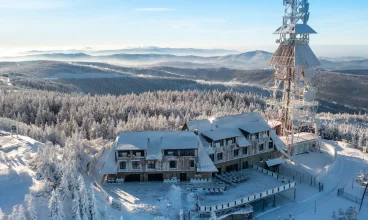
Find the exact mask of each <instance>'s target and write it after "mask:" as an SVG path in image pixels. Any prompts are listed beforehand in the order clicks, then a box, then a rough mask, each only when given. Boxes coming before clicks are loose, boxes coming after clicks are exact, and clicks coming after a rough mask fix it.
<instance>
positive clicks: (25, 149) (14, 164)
mask: <svg viewBox="0 0 368 220" xmlns="http://www.w3.org/2000/svg"><path fill="white" fill-rule="evenodd" d="M2 134H5V136H0V145H1V146H0V207H1V209H2V210H3V211H4V212H5V213H10V212H11V209H12V207H13V206H14V205H16V204H19V203H22V202H23V201H24V196H25V195H26V194H28V193H29V187H31V186H32V185H33V184H34V183H36V182H37V181H36V180H35V179H33V177H34V172H33V171H32V170H30V169H29V167H28V166H27V161H28V160H29V159H30V158H32V155H34V153H35V152H36V151H37V148H38V147H39V146H43V145H42V144H41V143H40V142H38V141H36V140H33V139H31V138H29V137H25V136H21V135H19V136H18V137H16V135H14V136H13V137H12V136H10V134H9V133H6V132H2ZM28 154H29V157H28V158H27V157H25V155H28Z"/></svg>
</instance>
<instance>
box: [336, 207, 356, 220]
mask: <svg viewBox="0 0 368 220" xmlns="http://www.w3.org/2000/svg"><path fill="white" fill-rule="evenodd" d="M357 219H358V211H357V209H356V208H355V207H349V208H348V209H347V210H346V212H344V211H343V210H342V209H341V208H339V213H338V215H337V216H336V213H335V211H333V213H332V220H357Z"/></svg>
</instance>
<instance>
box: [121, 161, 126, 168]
mask: <svg viewBox="0 0 368 220" xmlns="http://www.w3.org/2000/svg"><path fill="white" fill-rule="evenodd" d="M120 169H121V170H125V169H126V161H120Z"/></svg>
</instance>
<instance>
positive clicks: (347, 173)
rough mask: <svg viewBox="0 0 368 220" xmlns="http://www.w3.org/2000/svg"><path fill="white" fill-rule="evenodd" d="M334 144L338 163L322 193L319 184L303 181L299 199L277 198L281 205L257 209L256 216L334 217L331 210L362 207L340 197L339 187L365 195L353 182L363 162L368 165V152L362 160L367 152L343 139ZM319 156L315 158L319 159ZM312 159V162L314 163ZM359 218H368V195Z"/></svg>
mask: <svg viewBox="0 0 368 220" xmlns="http://www.w3.org/2000/svg"><path fill="white" fill-rule="evenodd" d="M330 143H331V142H330ZM331 144H332V143H331ZM333 146H334V147H335V148H336V151H337V157H336V161H335V163H336V164H335V169H334V170H333V172H331V173H329V174H328V175H327V176H326V177H325V179H324V180H323V183H324V191H322V192H320V193H319V192H318V189H317V188H316V187H312V186H311V185H309V184H307V183H300V184H298V185H297V196H296V201H290V200H284V199H282V198H277V206H278V207H277V208H275V209H270V210H267V211H265V212H263V213H257V218H258V219H260V220H262V219H265V220H268V219H275V217H276V218H277V217H278V216H280V219H285V218H286V217H287V216H288V214H289V213H291V214H293V215H294V216H295V218H296V219H298V220H310V219H331V216H332V212H333V211H336V212H338V209H339V208H342V209H343V210H346V209H347V208H349V207H350V206H355V207H357V208H359V205H358V204H356V203H354V202H352V201H350V200H347V199H345V198H342V197H338V196H337V189H339V188H344V189H345V192H348V193H351V194H353V195H356V196H360V197H361V196H362V194H363V187H361V186H359V185H358V184H355V183H354V184H353V187H354V188H353V189H352V187H351V183H352V181H353V178H355V179H356V178H357V174H358V173H359V172H360V170H362V169H364V165H368V161H367V159H368V156H367V155H365V160H363V158H364V154H363V153H362V152H361V151H359V150H358V149H355V148H352V147H351V146H350V145H349V144H346V143H343V142H338V143H337V144H335V145H333ZM310 158H312V157H310ZM317 160H318V159H316V160H313V161H314V162H316V161H317ZM313 161H312V162H310V164H311V166H312V163H313ZM315 204H316V207H317V209H316V212H315V211H314V210H315ZM358 219H359V220H360V219H368V200H367V199H365V202H364V204H363V205H362V210H361V211H360V212H359V216H358Z"/></svg>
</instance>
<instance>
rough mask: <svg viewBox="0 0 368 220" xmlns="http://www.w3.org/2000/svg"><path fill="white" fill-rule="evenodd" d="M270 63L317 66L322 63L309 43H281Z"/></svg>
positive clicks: (273, 64) (275, 64)
mask: <svg viewBox="0 0 368 220" xmlns="http://www.w3.org/2000/svg"><path fill="white" fill-rule="evenodd" d="M268 65H271V66H294V65H295V66H303V67H306V66H309V67H315V66H319V65H321V63H320V62H319V60H318V59H317V57H316V55H315V54H314V53H313V51H312V49H311V48H310V47H309V45H308V44H298V45H289V44H280V46H279V47H278V48H277V50H276V52H275V53H274V54H273V55H272V58H271V60H270V61H269V62H268Z"/></svg>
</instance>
